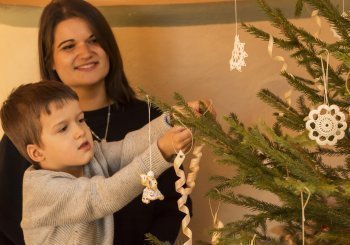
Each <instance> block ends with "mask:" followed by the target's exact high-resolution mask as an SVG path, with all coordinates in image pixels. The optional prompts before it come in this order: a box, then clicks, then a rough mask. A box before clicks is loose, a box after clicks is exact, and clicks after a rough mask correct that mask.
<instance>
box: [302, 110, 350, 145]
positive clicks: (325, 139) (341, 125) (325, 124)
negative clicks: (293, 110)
mask: <svg viewBox="0 0 350 245" xmlns="http://www.w3.org/2000/svg"><path fill="white" fill-rule="evenodd" d="M346 127H347V123H346V122H345V115H344V113H343V112H341V111H340V110H339V107H338V106H336V105H331V106H328V105H325V104H323V105H320V106H319V107H318V108H317V110H312V111H310V113H309V120H308V121H307V122H306V128H307V129H308V130H309V131H310V132H309V138H310V139H312V140H316V142H317V144H319V145H335V144H336V143H337V141H338V140H340V139H342V138H343V137H344V135H345V132H344V131H345V129H346Z"/></svg>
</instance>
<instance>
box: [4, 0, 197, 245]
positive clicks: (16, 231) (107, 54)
mask: <svg viewBox="0 0 350 245" xmlns="http://www.w3.org/2000/svg"><path fill="white" fill-rule="evenodd" d="M39 64H40V73H41V77H42V79H51V80H52V79H53V80H57V81H61V82H63V83H65V84H67V85H68V86H70V87H71V88H72V89H73V90H75V91H76V92H77V93H78V95H79V98H80V104H81V107H82V108H83V110H84V111H85V118H86V121H87V123H88V125H89V126H90V128H91V131H92V133H93V135H94V137H95V140H99V141H101V140H107V141H112V140H119V139H122V138H123V137H124V136H125V134H126V133H128V132H130V131H133V130H135V129H138V128H140V127H142V126H143V125H145V124H146V123H147V122H148V109H147V104H146V103H144V102H141V101H139V100H137V99H136V98H135V93H134V91H133V90H132V88H131V87H130V86H129V84H128V81H127V78H126V76H125V73H124V70H123V64H122V59H121V55H120V52H119V49H118V46H117V43H116V40H115V38H114V35H113V33H112V31H111V28H110V26H109V25H108V23H107V21H106V20H105V18H104V17H103V15H102V14H101V13H100V12H99V11H98V10H97V9H96V8H95V7H93V6H92V5H91V4H89V3H87V2H85V1H83V0H58V1H55V0H54V1H52V2H51V3H50V4H49V5H47V6H46V7H45V9H44V11H43V13H42V16H41V19H40V27H39ZM159 114H160V112H159V111H157V110H155V109H152V113H151V117H152V118H154V117H156V116H158V115H159ZM28 166H29V163H27V162H26V161H25V160H24V159H23V158H22V157H20V155H19V153H18V152H17V151H16V150H15V148H14V147H13V145H12V143H11V142H10V141H9V140H8V138H7V137H6V136H4V138H3V139H2V141H1V144H0V199H1V200H4V201H1V204H0V205H1V206H0V237H1V236H2V237H3V238H2V239H3V240H4V241H5V240H7V241H8V242H9V244H13V243H14V244H23V234H22V231H21V229H20V220H21V201H22V198H21V192H22V183H21V180H22V177H23V172H24V170H25V169H26V168H27V167H28ZM176 180H177V177H176V175H175V173H174V170H173V169H170V170H168V171H167V172H165V173H164V174H163V175H162V176H160V177H159V179H158V187H159V189H160V191H161V192H162V193H163V195H164V196H165V200H163V201H156V202H152V203H150V204H148V205H146V204H143V203H142V201H141V196H139V197H137V198H136V199H135V200H133V201H132V202H131V203H130V204H128V205H127V206H126V207H124V208H123V209H122V210H120V211H119V212H117V213H115V214H114V219H115V243H117V244H144V234H145V233H147V232H150V233H152V234H153V235H155V236H156V237H158V238H159V239H160V240H163V241H170V242H174V241H175V239H176V237H177V234H178V231H179V228H180V223H181V220H182V218H183V215H182V213H180V212H179V211H178V208H177V199H178V198H179V195H178V194H177V193H176V192H175V188H174V182H175V181H176ZM10 188H11V189H10ZM188 205H189V206H191V204H188ZM1 234H2V235H1ZM0 244H7V243H5V242H2V240H1V238H0Z"/></svg>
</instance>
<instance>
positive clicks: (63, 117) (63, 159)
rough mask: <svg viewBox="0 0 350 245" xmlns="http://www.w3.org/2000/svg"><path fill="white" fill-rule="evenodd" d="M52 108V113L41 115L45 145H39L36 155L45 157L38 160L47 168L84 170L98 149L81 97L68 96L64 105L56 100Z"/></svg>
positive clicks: (73, 171)
mask: <svg viewBox="0 0 350 245" xmlns="http://www.w3.org/2000/svg"><path fill="white" fill-rule="evenodd" d="M50 110H51V114H50V115H47V114H46V113H42V114H41V116H40V122H41V124H42V134H41V140H42V146H40V147H39V146H36V147H37V148H36V152H35V151H34V152H32V153H34V154H32V155H34V156H35V153H36V156H39V157H41V158H40V159H37V160H40V161H38V162H39V163H40V166H41V167H42V168H43V169H48V170H54V171H63V172H68V173H73V174H74V175H76V172H77V170H80V173H82V172H81V170H82V166H83V165H85V164H87V163H88V162H89V161H90V160H91V159H92V157H93V154H94V152H93V143H92V142H93V141H92V136H91V132H90V129H89V127H88V126H87V124H86V123H85V120H84V114H83V112H82V110H81V109H80V106H79V103H78V101H76V100H68V101H67V102H64V104H63V106H62V107H57V105H56V104H54V103H52V104H50ZM27 149H28V148H27ZM34 160H35V159H34Z"/></svg>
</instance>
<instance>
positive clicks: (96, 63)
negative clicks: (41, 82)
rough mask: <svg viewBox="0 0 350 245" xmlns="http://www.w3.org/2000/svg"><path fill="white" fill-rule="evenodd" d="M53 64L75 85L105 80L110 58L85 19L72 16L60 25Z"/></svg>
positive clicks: (66, 79) (78, 86) (56, 34)
mask: <svg viewBox="0 0 350 245" xmlns="http://www.w3.org/2000/svg"><path fill="white" fill-rule="evenodd" d="M52 68H53V69H55V70H56V72H57V74H58V76H59V77H60V79H61V80H62V82H63V83H65V84H66V85H68V86H70V87H71V88H73V89H74V88H76V89H79V88H80V89H81V88H84V87H86V86H87V87H90V86H95V85H97V84H101V83H104V79H105V77H106V75H107V74H108V71H109V58H108V56H107V54H106V52H105V51H104V50H103V49H102V47H101V46H100V44H99V43H98V42H97V40H96V37H95V35H94V34H93V33H92V31H91V29H90V26H89V24H88V23H87V22H86V21H85V20H83V19H81V18H71V19H67V20H64V21H62V22H60V23H59V24H58V25H57V26H56V30H55V33H54V44H53V67H52Z"/></svg>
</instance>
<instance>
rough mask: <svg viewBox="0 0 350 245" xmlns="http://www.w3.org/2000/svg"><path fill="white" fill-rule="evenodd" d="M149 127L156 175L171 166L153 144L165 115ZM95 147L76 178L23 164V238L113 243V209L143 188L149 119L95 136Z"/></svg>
mask: <svg viewBox="0 0 350 245" xmlns="http://www.w3.org/2000/svg"><path fill="white" fill-rule="evenodd" d="M151 129H152V130H151V142H152V143H151V146H150V147H151V151H152V170H153V172H154V173H155V175H156V176H159V175H160V174H161V173H162V172H163V171H164V170H166V169H167V168H169V167H170V166H172V165H171V164H170V163H168V162H167V161H166V160H164V158H163V156H162V154H161V153H160V151H159V148H158V146H157V139H158V138H159V137H160V136H161V135H163V134H164V132H165V131H166V130H168V129H169V125H167V124H166V122H165V115H162V116H160V117H159V118H157V119H155V120H153V121H152V122H151ZM94 153H95V154H94V158H93V159H92V160H91V161H90V162H89V163H88V164H87V165H85V166H84V176H83V177H80V178H76V177H74V176H72V175H70V174H68V173H64V172H55V171H49V170H43V169H39V170H36V169H34V168H33V167H30V168H28V169H27V170H26V172H25V174H24V179H23V219H22V222H21V226H22V229H23V232H24V238H25V242H26V244H28V245H31V244H87V245H89V244H103V245H104V244H106V245H109V244H113V236H114V229H113V213H114V212H115V211H117V210H119V209H121V208H122V207H124V206H125V205H126V204H127V203H129V202H130V201H131V200H132V199H133V198H135V196H137V195H138V194H140V193H141V192H142V189H143V186H142V185H141V184H140V174H141V173H147V172H148V171H149V167H150V158H149V142H148V125H146V126H144V127H143V128H141V129H140V130H137V131H134V132H131V133H129V134H127V135H126V137H125V138H124V140H122V141H117V142H110V143H106V142H103V143H98V142H94ZM62 154H64V153H62Z"/></svg>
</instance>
